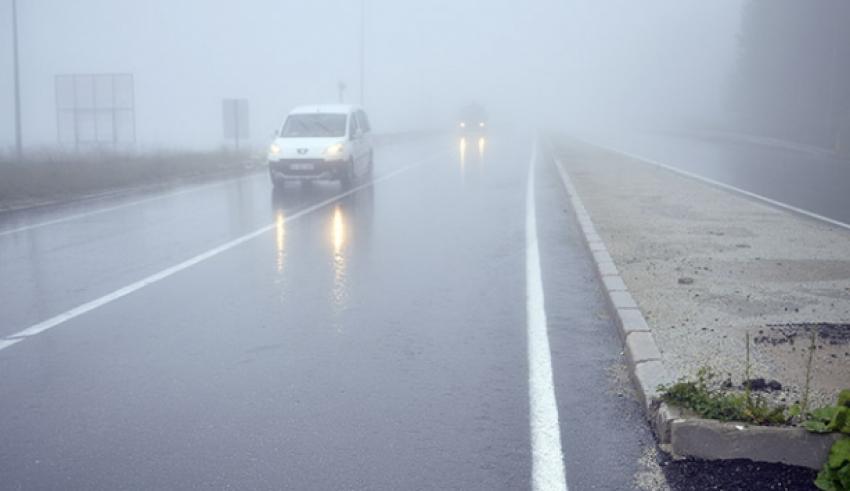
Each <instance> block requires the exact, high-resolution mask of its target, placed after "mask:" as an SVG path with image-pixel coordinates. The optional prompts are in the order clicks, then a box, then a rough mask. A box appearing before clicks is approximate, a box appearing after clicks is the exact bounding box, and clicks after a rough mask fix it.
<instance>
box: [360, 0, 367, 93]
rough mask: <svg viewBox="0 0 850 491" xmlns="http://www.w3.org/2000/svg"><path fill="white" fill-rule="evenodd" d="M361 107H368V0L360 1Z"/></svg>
mask: <svg viewBox="0 0 850 491" xmlns="http://www.w3.org/2000/svg"><path fill="white" fill-rule="evenodd" d="M360 105H361V106H365V105H366V0H360Z"/></svg>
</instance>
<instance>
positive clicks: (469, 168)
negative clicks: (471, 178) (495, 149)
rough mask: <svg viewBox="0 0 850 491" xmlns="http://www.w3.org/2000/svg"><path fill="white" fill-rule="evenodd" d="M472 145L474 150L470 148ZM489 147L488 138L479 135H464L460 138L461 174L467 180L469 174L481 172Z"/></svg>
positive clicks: (463, 179)
mask: <svg viewBox="0 0 850 491" xmlns="http://www.w3.org/2000/svg"><path fill="white" fill-rule="evenodd" d="M470 146H472V148H473V149H472V150H470V148H469V147H470ZM486 148H487V138H486V137H484V136H483V135H479V136H462V137H460V139H459V140H458V155H459V158H460V175H461V179H462V181H463V182H466V177H467V175H468V174H473V173H480V172H481V171H482V170H483V168H484V153H485V150H486Z"/></svg>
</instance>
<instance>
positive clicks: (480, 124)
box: [478, 121, 487, 128]
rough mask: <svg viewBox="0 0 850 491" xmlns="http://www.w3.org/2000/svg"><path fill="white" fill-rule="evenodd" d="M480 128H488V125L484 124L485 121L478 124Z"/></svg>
mask: <svg viewBox="0 0 850 491" xmlns="http://www.w3.org/2000/svg"><path fill="white" fill-rule="evenodd" d="M478 126H480V127H482V128H483V127H485V126H487V125H486V124H484V121H482V122H480V123H478Z"/></svg>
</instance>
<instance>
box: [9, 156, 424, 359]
mask: <svg viewBox="0 0 850 491" xmlns="http://www.w3.org/2000/svg"><path fill="white" fill-rule="evenodd" d="M435 157H436V156H431V157H429V158H426V159H422V160H420V161H418V162H414V163H412V164H410V165H407V166H405V167H402V168H400V169H397V170H395V171H393V172H390V173H388V174H386V175H384V176H381V177H379V178H377V179H374V180H373V181H370V182H368V183H366V184H362V185H360V186H357V187H355V188H352V189H350V190H348V191H346V192H344V193H340V194H338V195H336V196H334V197H332V198H328V199H326V200H324V201H322V202H320V203H317V204H315V205H311V206H309V207H307V208H304V209H302V210H299V211H297V212H295V213H293V214H292V215H289V216H287V217H286V218H285V220H284V221H285V222H289V221H291V220H295V219H297V218H300V217H302V216H304V215H307V214H308V213H312V212H314V211H316V210H319V209H321V208H324V207H325V206H328V205H329V204H331V203H334V202H336V201H339V200H340V199H342V198H344V197H346V196H348V195H350V194H353V193H356V192H357V191H359V190H361V189H365V188H368V187H371V186H374V185H375V184H377V183H379V182H381V181H385V180H387V179H390V178H392V177H395V176H397V175H398V174H400V173H402V172H405V171H407V170H410V169H412V168H414V167H417V166H419V165H422V164H424V163H425V162H428V161H429V160H432V159H434V158H435ZM276 226H277V224H276V223H271V224H269V225H266V226H264V227H262V228H259V229H257V230H255V231H253V232H251V233H248V234H246V235H243V236H241V237H239V238H237V239H234V240H231V241H230V242H227V243H225V244H222V245H220V246H218V247H215V248H213V249H210V250H208V251H206V252H204V253H201V254H198V255H197V256H195V257H192V258H190V259H187V260H185V261H183V262H182V263H180V264H176V265H174V266H171V267H170V268H166V269H164V270H162V271H160V272H158V273H154V274H152V275H150V276H148V277H147V278H144V279H142V280H139V281H137V282H135V283H132V284H130V285H127V286H125V287H123V288H120V289H118V290H115V291H113V292H112V293H108V294H106V295H104V296H102V297H100V298H97V299H95V300H92V301H90V302H88V303H84V304H82V305H79V306H77V307H74V308H73V309H71V310H68V311H66V312H63V313H61V314H59V315H56V316H54V317H51V318H50V319H47V320H45V321H42V322H39V323H38V324H34V325H32V326H30V327H28V328H26V329H24V330H22V331H19V332H17V333H15V334H12V335H10V336H6V337H5V339H0V351H2V350H3V349H5V348H8V347H10V346H12V345H14V344H16V343H17V342H19V341H22V340H23V339H26V338H28V337H32V336H36V335H38V334H41V333H43V332H44V331H47V330H48V329H52V328H54V327H56V326H59V325H61V324H63V323H65V322H67V321H69V320H71V319H73V318H75V317H79V316H81V315H83V314H85V313H86V312H91V311H92V310H94V309H96V308H98V307H102V306H104V305H106V304H108V303H110V302H113V301H115V300H117V299H119V298H121V297H125V296H127V295H129V294H131V293H133V292H136V291H138V290H141V289H142V288H144V287H146V286H148V285H152V284H154V283H156V282H158V281H161V280H164V279H165V278H168V277H169V276H172V275H174V274H176V273H179V272H180V271H183V270H184V269H187V268H190V267H192V266H194V265H196V264H198V263H200V262H203V261H206V260H207V259H210V258H212V257H214V256H217V255H219V254H221V253H222V252H225V251H228V250H230V249H233V248H234V247H236V246H238V245H241V244H244V243H245V242H248V241H249V240H251V239H254V238H256V237H258V236H260V235H262V234H264V233H266V232H268V231H270V230H272V229H274V228H275V227H276Z"/></svg>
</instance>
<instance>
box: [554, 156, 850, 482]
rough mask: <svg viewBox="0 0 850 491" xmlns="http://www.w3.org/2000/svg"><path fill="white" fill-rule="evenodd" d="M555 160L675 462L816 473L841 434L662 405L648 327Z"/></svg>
mask: <svg viewBox="0 0 850 491" xmlns="http://www.w3.org/2000/svg"><path fill="white" fill-rule="evenodd" d="M553 160H554V163H555V167H557V169H558V174H559V175H560V176H561V180H562V181H563V184H564V187H565V188H566V191H567V195H568V196H569V198H570V202H571V204H572V207H573V211H574V212H575V216H576V218H577V219H578V222H579V225H580V227H581V230H582V233H583V235H584V242H585V245H586V246H587V248H588V250H589V251H590V253H591V255H592V256H593V261H594V264H595V265H596V272H597V276H598V277H599V279H600V281H601V282H602V285H603V287H604V290H605V297H606V300H607V304H608V308H609V310H610V312H611V314H612V315H613V316H614V319H615V320H616V322H617V326H618V327H619V331H620V337H621V339H622V340H623V352H624V354H625V359H626V366H627V367H628V370H629V377H630V378H631V380H632V383H633V384H634V386H635V390H636V391H637V395H638V399H639V400H640V402H641V404H642V405H643V407H644V410H646V414H647V419H648V420H649V422H650V426H651V427H652V430H653V431H654V433H655V435H656V437H657V438H658V442H659V444H661V445H662V446H663V447H664V449H665V450H667V451H669V452H670V453H671V454H672V455H673V457H674V458H682V457H696V458H700V459H705V460H728V459H750V460H753V461H758V462H780V463H783V464H788V465H796V466H803V467H809V468H812V469H820V467H821V466H822V465H823V463H824V462H825V461H826V459H827V457H828V456H829V450H830V448H831V447H832V444H833V443H834V442H835V440H836V439H838V438H840V436H841V435H838V434H829V435H820V434H815V433H810V432H808V431H806V430H804V429H802V428H792V427H765V426H753V425H748V424H744V423H724V422H720V421H714V420H706V419H701V418H699V417H696V415H694V414H688V413H687V412H686V411H684V410H682V409H680V408H676V407H672V406H668V405H667V404H665V403H663V402H661V400H660V398H659V395H658V391H657V388H658V386H659V385H667V384H671V383H673V382H674V380H673V378H672V376H671V374H670V372H669V371H668V370H667V369H666V368H665V367H664V359H663V356H662V353H661V350H660V349H659V348H658V345H657V344H656V342H655V338H654V337H653V335H652V329H651V328H650V327H649V324H648V323H647V322H646V319H645V318H644V316H643V314H642V313H641V311H640V309H639V308H638V306H637V303H636V302H635V300H634V298H632V295H631V294H630V293H629V290H628V288H627V287H626V284H625V282H624V281H623V278H622V277H621V276H620V274H619V271H618V270H617V265H616V264H615V263H614V260H613V259H612V258H611V255H610V254H609V253H608V249H607V247H606V246H605V243H604V242H603V241H602V239H601V238H600V237H599V234H597V232H596V229H595V227H594V226H593V222H592V220H591V219H590V214H589V213H588V212H587V209H586V208H585V207H584V204H583V203H582V201H581V198H580V197H579V195H578V193H577V192H576V189H575V186H574V185H573V183H572V180H571V179H570V176H569V175H568V174H567V171H566V170H565V169H564V165H563V163H562V162H561V160H560V159H559V158H557V157H556V156H554V155H553Z"/></svg>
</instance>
